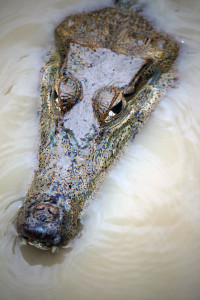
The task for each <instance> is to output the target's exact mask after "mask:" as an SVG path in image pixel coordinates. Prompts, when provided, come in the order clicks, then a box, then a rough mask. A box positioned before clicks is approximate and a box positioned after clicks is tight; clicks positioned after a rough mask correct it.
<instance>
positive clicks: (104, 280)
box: [0, 0, 200, 300]
mask: <svg viewBox="0 0 200 300" xmlns="http://www.w3.org/2000/svg"><path fill="white" fill-rule="evenodd" d="M103 2H104V3H105V1H98V2H97V1H95V0H93V1H92V0H90V1H89V0H82V1H80V0H76V1H69V0H68V1H58V0H50V1H47V0H44V1H42V2H41V1H39V0H35V1H30V0H28V1H24V0H17V1H13V0H6V1H5V0H2V1H1V3H0V8H1V9H0V15H1V18H0V28H1V32H0V47H1V56H0V67H1V81H0V92H1V95H0V105H1V106H0V107H1V109H0V135H1V139H0V240H1V242H0V300H18V299H20V300H21V299H22V300H23V299H24V300H25V299H30V300H31V299H42V300H43V299H50V300H51V299H55V298H56V299H59V300H64V299H67V300H79V299H81V300H82V299H87V300H89V299H93V300H98V299H105V300H106V299H108V300H110V299H115V300H122V299H125V300H132V299H137V300H150V299H152V300H157V299H159V300H160V299H162V300H179V299H181V300H199V297H200V276H199V275H200V251H199V249H200V207H199V206H200V200H199V199H200V187H199V186H200V185H199V179H200V158H199V148H200V139H199V133H200V117H199V116H200V105H199V101H200V96H199V79H200V55H199V49H200V21H199V13H200V11H199V10H200V9H199V1H198V0H193V1H186V0H184V1H180V0H174V1H170V0H165V1H159V0H151V1H148V3H149V5H147V6H146V7H145V13H146V15H147V16H148V17H150V19H152V21H153V22H154V23H156V24H157V26H158V28H160V29H164V30H167V31H168V32H169V33H171V34H173V35H174V36H175V37H176V38H177V39H178V40H179V41H180V42H181V41H182V42H183V45H184V48H183V50H182V54H181V57H180V62H179V77H180V84H179V87H178V88H176V89H172V90H171V91H170V93H169V94H168V96H167V97H165V98H163V99H162V101H161V102H160V103H159V105H158V106H157V107H156V110H155V111H154V113H153V114H152V116H151V118H150V120H149V122H148V124H147V125H146V126H145V128H143V130H142V131H141V133H140V134H139V135H138V136H137V137H136V139H135V141H134V143H133V144H132V145H131V146H130V147H129V149H128V150H127V152H126V154H125V156H124V157H123V158H122V159H121V160H120V161H119V163H118V164H117V166H116V167H115V168H114V169H113V171H112V172H111V173H110V174H109V175H108V176H107V179H106V181H105V184H104V185H103V187H102V189H101V190H100V192H99V194H98V196H97V197H96V199H95V201H94V203H93V204H92V205H91V206H90V207H89V208H88V210H87V211H86V213H85V215H84V216H83V224H84V228H83V229H82V230H81V231H80V235H79V237H76V238H75V239H74V240H73V241H72V242H71V244H70V247H69V248H68V249H63V250H61V251H60V252H59V253H56V254H54V255H53V254H50V253H46V252H41V251H39V250H37V249H34V248H31V247H24V246H20V244H19V242H18V240H16V230H15V227H14V224H13V222H12V221H13V219H14V217H15V215H16V213H17V210H18V208H19V207H20V205H21V201H22V199H23V197H24V196H25V193H26V191H27V188H28V185H29V183H30V181H31V176H32V172H33V169H34V165H35V161H36V149H37V143H38V115H37V107H38V99H39V89H38V87H39V70H40V68H41V65H42V62H43V59H44V55H45V49H46V47H47V46H48V44H50V42H51V41H52V39H53V29H54V28H55V26H56V25H57V24H58V23H59V22H60V21H61V19H62V18H64V17H65V15H66V14H67V12H73V11H75V9H78V10H79V11H81V10H82V9H83V8H84V7H91V6H92V7H95V6H99V5H101V4H102V3H103ZM143 2H145V1H143ZM72 5H73V6H72Z"/></svg>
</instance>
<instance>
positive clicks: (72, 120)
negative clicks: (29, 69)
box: [17, 8, 178, 249]
mask: <svg viewBox="0 0 200 300" xmlns="http://www.w3.org/2000/svg"><path fill="white" fill-rule="evenodd" d="M133 21H134V22H133ZM134 24H136V25H137V26H138V28H140V27H141V26H142V28H143V27H145V28H146V32H143V31H142V32H141V31H139V29H138V28H136V27H134ZM136 25H135V26H136ZM141 30H142V29H141ZM133 33H134V38H133V37H132V35H133ZM72 35H73V39H72V38H71V36H72ZM151 37H153V38H152V39H151ZM56 44H57V49H56V51H55V53H54V54H49V56H48V58H47V62H46V65H45V67H44V68H43V70H42V72H41V111H40V125H41V139H40V149H39V164H38V168H37V170H36V171H35V175H34V179H33V182H32V184H31V187H30V188H29V191H28V193H27V196H26V201H25V203H24V205H23V206H22V207H21V209H20V212H19V214H18V218H17V230H18V233H19V235H20V237H22V238H23V239H25V240H26V241H27V242H29V243H30V244H33V245H35V246H36V247H39V248H41V249H51V248H52V247H53V246H60V245H64V244H66V242H68V241H69V240H70V239H71V238H72V237H73V236H74V234H75V232H76V228H77V221H78V219H79V218H80V215H81V212H82V210H83V207H84V204H85V202H86V200H87V199H89V198H90V197H91V196H92V195H93V192H94V191H95V190H96V188H97V187H98V186H99V184H100V183H101V182H102V179H103V177H104V175H105V171H106V170H107V168H108V167H109V166H110V165H111V163H112V162H113V160H114V159H115V157H117V155H118V153H119V152H120V150H121V149H122V147H123V146H124V145H125V144H126V143H127V141H129V140H130V139H131V138H133V137H134V136H135V134H136V133H137V132H138V130H139V128H140V127H141V126H142V125H143V124H144V122H145V121H146V120H147V118H148V117H149V115H150V113H151V111H152V110H153V108H154V106H155V104H156V103H157V102H158V100H159V99H160V97H161V95H163V94H164V93H165V91H166V88H167V86H168V85H169V84H170V81H171V80H172V78H173V77H172V76H171V75H170V74H169V72H168V70H169V68H170V66H171V65H172V64H173V62H174V60H175V57H176V55H177V51H178V46H177V44H176V43H175V42H173V41H172V40H170V39H168V38H167V36H166V35H163V34H158V33H157V32H155V31H154V30H153V29H152V27H151V26H150V25H147V23H146V22H145V21H144V19H142V18H141V17H140V16H138V15H137V14H136V13H135V12H126V11H123V12H121V11H119V10H118V9H116V8H106V9H103V10H100V11H98V12H92V13H88V14H79V15H74V16H71V17H68V18H67V19H66V20H65V21H64V22H63V23H61V25H60V26H59V27H58V28H57V29H56ZM162 74H164V75H162Z"/></svg>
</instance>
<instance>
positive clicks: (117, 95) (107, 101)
mask: <svg viewBox="0 0 200 300" xmlns="http://www.w3.org/2000/svg"><path fill="white" fill-rule="evenodd" d="M92 102H93V108H94V111H95V114H96V116H97V118H98V121H99V123H100V124H102V123H103V122H106V123H107V122H109V121H111V120H113V119H115V118H117V117H118V116H119V115H121V113H122V112H123V110H124V108H125V105H126V100H125V98H124V96H123V93H122V91H121V90H119V89H118V88H116V87H113V86H110V87H105V88H101V89H99V90H98V91H97V92H96V94H95V96H94V97H93V99H92Z"/></svg>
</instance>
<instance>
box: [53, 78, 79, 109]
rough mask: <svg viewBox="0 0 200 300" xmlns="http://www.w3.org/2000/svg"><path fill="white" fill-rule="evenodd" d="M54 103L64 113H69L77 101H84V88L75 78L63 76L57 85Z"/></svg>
mask: <svg viewBox="0 0 200 300" xmlns="http://www.w3.org/2000/svg"><path fill="white" fill-rule="evenodd" d="M53 96H54V103H55V105H56V107H57V108H58V109H59V110H61V111H62V112H64V113H65V112H67V111H69V110H70V109H71V108H72V107H73V106H74V104H75V103H76V102H77V100H79V99H80V100H81V99H82V86H81V83H80V81H78V80H77V79H76V78H74V77H73V76H70V75H68V76H62V77H61V78H60V79H59V80H58V81H57V82H56V85H55V90H54V93H53Z"/></svg>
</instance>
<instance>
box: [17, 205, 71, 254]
mask: <svg viewBox="0 0 200 300" xmlns="http://www.w3.org/2000/svg"><path fill="white" fill-rule="evenodd" d="M70 223H71V218H70V215H68V216H67V215H66V214H65V213H64V211H63V209H61V208H60V207H57V206H55V205H54V204H50V203H35V204H33V205H31V206H30V207H26V208H25V207H22V208H21V210H20V212H19V214H18V218H17V231H18V233H19V236H20V237H21V238H23V239H25V240H27V241H28V243H30V244H32V245H34V246H36V247H38V248H45V247H47V248H48V247H51V246H60V245H61V244H62V243H63V242H64V240H65V239H66V234H67V233H66V229H67V227H69V225H70ZM67 225H68V226H67Z"/></svg>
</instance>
